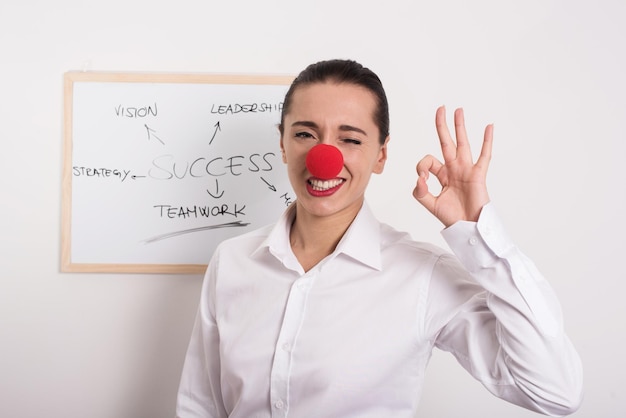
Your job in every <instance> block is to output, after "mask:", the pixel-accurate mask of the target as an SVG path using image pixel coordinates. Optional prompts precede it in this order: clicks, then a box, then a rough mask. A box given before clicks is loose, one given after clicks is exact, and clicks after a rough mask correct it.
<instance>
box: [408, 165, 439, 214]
mask: <svg viewBox="0 0 626 418" xmlns="http://www.w3.org/2000/svg"><path fill="white" fill-rule="evenodd" d="M426 179H427V175H424V174H421V175H420V176H419V177H418V178H417V183H416V184H415V188H414V189H413V197H414V198H415V200H417V201H418V202H420V203H421V204H422V206H424V207H425V208H426V209H428V210H429V211H430V212H433V210H434V208H435V199H436V198H435V196H433V195H432V193H430V192H429V191H428V184H426Z"/></svg>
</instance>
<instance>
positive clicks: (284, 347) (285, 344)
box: [283, 343, 291, 351]
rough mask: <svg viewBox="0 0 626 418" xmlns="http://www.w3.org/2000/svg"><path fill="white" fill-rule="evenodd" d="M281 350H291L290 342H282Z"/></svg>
mask: <svg viewBox="0 0 626 418" xmlns="http://www.w3.org/2000/svg"><path fill="white" fill-rule="evenodd" d="M283 350H285V351H289V350H291V344H289V343H284V344H283Z"/></svg>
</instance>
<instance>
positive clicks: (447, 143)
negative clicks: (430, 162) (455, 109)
mask: <svg viewBox="0 0 626 418" xmlns="http://www.w3.org/2000/svg"><path fill="white" fill-rule="evenodd" d="M435 126H436V127H437V135H438V136H439V143H440V144H441V153H442V154H443V160H444V161H452V160H454V159H455V158H456V147H455V145H454V141H453V140H452V136H450V131H449V130H448V124H447V123H446V107H445V106H440V107H439V108H438V109H437V113H436V115H435Z"/></svg>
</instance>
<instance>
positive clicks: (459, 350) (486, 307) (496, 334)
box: [429, 204, 582, 416]
mask: <svg viewBox="0 0 626 418" xmlns="http://www.w3.org/2000/svg"><path fill="white" fill-rule="evenodd" d="M443 236H444V238H445V239H446V241H447V242H448V244H449V245H450V248H452V250H453V251H454V253H455V254H456V255H457V257H458V259H457V258H455V257H452V256H447V257H442V258H441V259H440V261H439V263H438V265H437V267H436V269H435V274H434V276H433V282H432V283H431V288H430V295H429V298H431V303H430V305H431V306H433V308H432V309H433V312H436V314H435V315H432V316H431V317H432V318H437V320H436V321H433V323H431V324H430V325H431V326H433V329H432V330H433V332H436V334H437V339H436V342H435V343H436V345H437V346H438V347H439V348H441V349H443V350H446V351H450V352H452V353H453V354H454V355H455V357H456V358H457V360H458V361H459V362H460V363H461V364H462V365H463V367H464V368H465V369H467V370H468V371H469V372H470V373H471V374H472V376H474V377H475V378H476V379H478V380H479V381H480V382H481V383H482V384H483V385H484V386H485V387H486V388H487V389H488V390H489V391H490V392H492V393H493V394H495V395H496V396H498V397H500V398H502V399H505V400H507V401H509V402H512V403H515V404H517V405H521V406H523V407H525V408H528V409H531V410H533V411H537V412H540V413H543V414H546V415H555V416H561V415H567V414H570V413H572V412H574V411H575V410H576V409H577V408H578V407H579V404H580V401H581V397H582V367H581V363H580V359H579V357H578V354H577V353H576V351H575V349H574V348H573V346H572V344H571V342H570V341H569V339H568V338H567V336H566V335H565V332H564V329H563V321H562V314H561V309H560V304H559V302H558V300H557V297H556V295H555V294H554V292H553V290H552V288H551V287H550V285H549V284H548V282H547V281H546V280H545V279H544V278H543V276H542V275H541V274H540V273H539V271H538V270H537V269H536V268H535V266H534V264H533V263H532V262H531V261H530V260H529V259H528V258H527V257H526V256H525V255H524V254H522V253H521V252H520V250H519V249H518V248H517V247H515V246H514V245H513V243H512V242H511V241H510V240H509V239H508V238H507V237H506V234H505V233H504V231H503V229H502V226H501V224H500V222H499V220H498V218H497V216H496V214H495V211H494V209H493V206H492V205H491V204H489V205H487V206H485V208H483V211H482V212H481V215H480V218H479V220H478V222H477V223H473V222H458V223H456V224H455V225H453V226H452V227H450V228H447V229H446V230H444V231H443ZM459 260H460V262H461V263H460V264H459ZM441 301H445V302H444V303H442V302H441ZM434 305H436V306H434ZM446 305H447V306H446ZM435 330H436V331H435Z"/></svg>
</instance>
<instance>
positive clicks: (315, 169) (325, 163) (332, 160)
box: [306, 144, 343, 180]
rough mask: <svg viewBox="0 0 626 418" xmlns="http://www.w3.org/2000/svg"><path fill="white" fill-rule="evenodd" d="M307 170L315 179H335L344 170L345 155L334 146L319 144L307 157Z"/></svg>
mask: <svg viewBox="0 0 626 418" xmlns="http://www.w3.org/2000/svg"><path fill="white" fill-rule="evenodd" d="M306 168H307V169H308V170H309V171H310V172H311V174H313V176H314V177H317V178H320V179H322V180H330V179H333V178H335V177H337V174H339V173H340V172H341V169H342V168H343V155H341V151H339V150H338V149H337V148H336V147H333V146H332V145H327V144H317V145H316V146H314V147H313V148H311V149H310V150H309V153H308V154H307V155H306Z"/></svg>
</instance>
